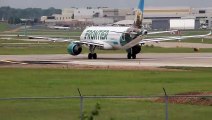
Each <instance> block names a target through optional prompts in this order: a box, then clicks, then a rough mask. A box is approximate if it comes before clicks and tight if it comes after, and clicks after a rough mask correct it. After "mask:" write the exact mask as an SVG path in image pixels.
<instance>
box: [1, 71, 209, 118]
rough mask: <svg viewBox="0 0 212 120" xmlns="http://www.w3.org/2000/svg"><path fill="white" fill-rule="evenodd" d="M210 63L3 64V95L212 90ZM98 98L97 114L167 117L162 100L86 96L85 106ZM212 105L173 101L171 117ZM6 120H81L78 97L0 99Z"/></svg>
mask: <svg viewBox="0 0 212 120" xmlns="http://www.w3.org/2000/svg"><path fill="white" fill-rule="evenodd" d="M211 72H212V70H211V69H204V68H201V69H194V70H193V69H190V70H189V71H175V72H174V71H173V72H172V71H115V70H114V71H109V70H71V69H18V68H0V73H1V75H0V98H5V97H36V96H37V97H39V96H78V92H77V88H80V90H81V92H82V94H83V95H130V96H131V95H163V90H162V88H163V87H165V88H166V90H167V92H168V94H177V93H184V92H192V91H196V92H205V91H212V88H211V86H212V74H211ZM97 102H98V103H100V105H101V108H102V109H101V112H100V115H99V116H98V117H97V120H110V119H111V118H113V119H115V120H135V119H144V120H155V119H164V118H165V115H164V114H165V111H164V104H163V103H153V102H150V101H148V100H136V99H85V101H84V108H85V109H84V111H87V112H89V111H91V110H92V108H93V107H94V105H95V104H96V103H97ZM211 111H212V108H211V107H209V106H208V107H207V106H196V105H177V104H169V115H170V119H172V120H179V119H185V118H186V119H187V120H200V119H204V120H210V119H211ZM0 113H1V114H0V118H1V119H2V120H11V119H12V120H43V119H45V120H59V119H63V120H77V119H79V114H80V113H79V99H70V100H26V101H20V100H17V101H0Z"/></svg>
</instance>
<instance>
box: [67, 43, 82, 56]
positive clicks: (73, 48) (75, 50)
mask: <svg viewBox="0 0 212 120" xmlns="http://www.w3.org/2000/svg"><path fill="white" fill-rule="evenodd" d="M67 51H68V53H69V54H70V55H74V56H75V55H79V54H80V53H81V52H82V46H80V45H79V44H76V43H71V44H69V45H68V48H67Z"/></svg>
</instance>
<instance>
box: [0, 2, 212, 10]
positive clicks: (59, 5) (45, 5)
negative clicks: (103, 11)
mask: <svg viewBox="0 0 212 120" xmlns="http://www.w3.org/2000/svg"><path fill="white" fill-rule="evenodd" d="M138 2H139V0H0V6H10V7H13V8H28V7H32V8H49V7H54V8H60V9H61V8H69V7H78V8H83V7H87V6H89V7H111V8H135V7H137V6H138ZM145 6H146V7H175V6H177V7H178V6H179V7H212V0H145Z"/></svg>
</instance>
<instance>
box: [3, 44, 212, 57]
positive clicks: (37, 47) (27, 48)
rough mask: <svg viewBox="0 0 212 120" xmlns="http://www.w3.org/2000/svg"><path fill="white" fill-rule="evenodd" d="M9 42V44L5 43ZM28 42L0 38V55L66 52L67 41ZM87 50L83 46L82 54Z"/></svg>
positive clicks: (169, 50) (170, 50)
mask: <svg viewBox="0 0 212 120" xmlns="http://www.w3.org/2000/svg"><path fill="white" fill-rule="evenodd" d="M7 43H9V44H7ZM11 43H32V44H11ZM40 43H41V44H38V42H29V41H21V40H0V55H25V54H67V46H68V44H69V43H53V42H40ZM43 43H44V44H43ZM88 52H89V50H88V49H87V48H83V52H82V53H84V54H87V53H88ZM96 52H97V53H112V54H113V53H126V51H125V50H96ZM199 52H200V53H208V52H212V48H202V49H200V51H199ZM142 53H194V51H193V49H192V48H160V47H151V46H149V47H147V46H144V47H142Z"/></svg>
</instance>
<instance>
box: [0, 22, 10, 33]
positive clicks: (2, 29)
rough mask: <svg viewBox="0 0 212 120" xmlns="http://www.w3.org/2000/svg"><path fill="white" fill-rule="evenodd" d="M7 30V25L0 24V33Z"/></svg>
mask: <svg viewBox="0 0 212 120" xmlns="http://www.w3.org/2000/svg"><path fill="white" fill-rule="evenodd" d="M6 30H9V25H8V24H6V23H0V32H3V31H6Z"/></svg>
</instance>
